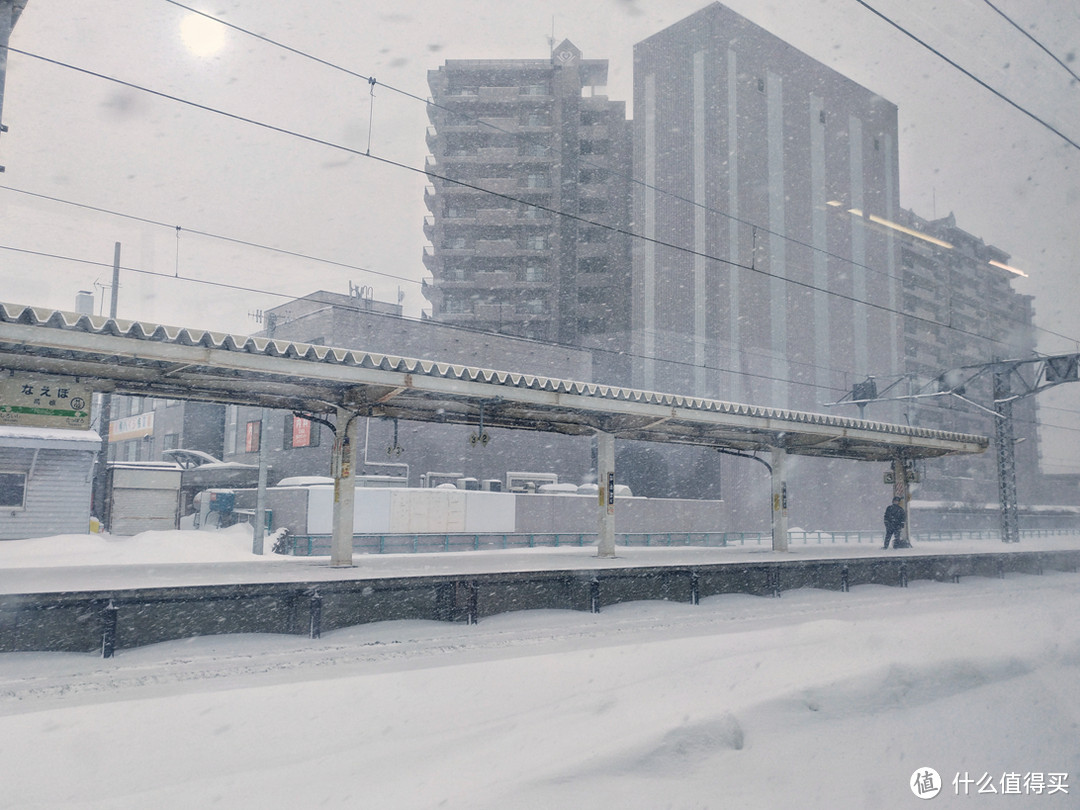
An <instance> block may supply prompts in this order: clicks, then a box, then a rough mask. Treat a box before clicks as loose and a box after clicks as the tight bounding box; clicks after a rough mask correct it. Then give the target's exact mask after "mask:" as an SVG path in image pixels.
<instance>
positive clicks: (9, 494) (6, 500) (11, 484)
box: [0, 472, 26, 509]
mask: <svg viewBox="0 0 1080 810" xmlns="http://www.w3.org/2000/svg"><path fill="white" fill-rule="evenodd" d="M25 502H26V473H21V472H0V508H3V509H22V508H23V507H24V505H25Z"/></svg>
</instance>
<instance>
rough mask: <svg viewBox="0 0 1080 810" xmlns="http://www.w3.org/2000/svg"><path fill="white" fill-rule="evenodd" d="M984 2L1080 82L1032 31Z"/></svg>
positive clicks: (989, 3)
mask: <svg viewBox="0 0 1080 810" xmlns="http://www.w3.org/2000/svg"><path fill="white" fill-rule="evenodd" d="M983 2H984V3H986V5H988V6H990V8H992V9H993V10H994V11H996V12H997V13H998V14H999V15H1000V16H1001V17H1002V18H1004V19H1005V21H1006V22H1008V23H1009V25H1011V26H1012V27H1013V28H1015V29H1016V30H1017V31H1019V32H1020V33H1021V34H1023V35H1024V36H1025V37H1027V38H1028V39H1029V40H1031V41H1032V42H1033V43H1034V44H1035V45H1036V46H1037V47H1038V48H1039V49H1041V50H1042V52H1043V53H1045V54H1046V55H1047V56H1049V57H1050V58H1051V59H1053V60H1054V61H1055V62H1057V63H1058V64H1059V65H1060V66H1061V67H1062V68H1064V69H1065V71H1066V72H1068V74H1069V75H1070V76H1072V77H1073V79H1074V80H1075V81H1077V82H1080V76H1077V75H1076V72H1075V71H1074V70H1073V69H1072V68H1071V67H1069V66H1068V65H1066V64H1065V63H1064V62H1063V61H1061V59H1060V58H1059V57H1058V55H1057V54H1055V53H1054V52H1053V51H1051V50H1050V49H1049V48H1047V47H1046V46H1045V45H1043V44H1042V43H1041V42H1040V41H1039V40H1037V39H1036V38H1035V37H1034V35H1033V34H1032V33H1031V32H1030V31H1028V30H1027V29H1026V28H1024V27H1023V26H1022V25H1020V24H1019V23H1017V22H1016V21H1015V20H1014V19H1013V18H1012V17H1010V16H1009V15H1008V14H1006V13H1005V12H1004V11H1002V10H1001V9H1000V8H998V7H997V6H995V5H994V4H993V3H991V2H990V0H983Z"/></svg>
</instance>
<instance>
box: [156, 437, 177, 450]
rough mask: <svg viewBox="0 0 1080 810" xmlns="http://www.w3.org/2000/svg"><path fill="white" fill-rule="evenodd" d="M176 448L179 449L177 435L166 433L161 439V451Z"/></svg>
mask: <svg viewBox="0 0 1080 810" xmlns="http://www.w3.org/2000/svg"><path fill="white" fill-rule="evenodd" d="M178 447H180V434H179V433H166V434H165V435H163V436H162V437H161V449H162V450H176V449H177V448H178Z"/></svg>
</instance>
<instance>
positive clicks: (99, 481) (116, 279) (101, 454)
mask: <svg viewBox="0 0 1080 810" xmlns="http://www.w3.org/2000/svg"><path fill="white" fill-rule="evenodd" d="M0 2H2V0H0ZM119 292H120V243H119V242H117V243H116V244H115V245H114V246H113V274H112V289H111V290H110V293H109V295H110V300H109V317H110V318H112V319H113V320H115V319H116V301H117V297H118V295H119ZM100 414H101V415H100V416H99V418H98V430H99V431H100V432H101V449H100V450H98V457H97V465H96V467H95V470H94V486H93V493H92V495H91V498H90V500H91V508H92V509H93V512H94V514H95V515H96V516H97V518H98V519H99V520H101V519H103V518H104V517H105V500H106V498H107V497H108V493H107V492H106V485H107V483H108V472H109V425H110V423H111V422H112V394H111V393H104V394H102V395H101V410H100ZM106 528H112V527H111V526H107V527H106Z"/></svg>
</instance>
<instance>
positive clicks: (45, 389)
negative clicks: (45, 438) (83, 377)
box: [0, 372, 93, 430]
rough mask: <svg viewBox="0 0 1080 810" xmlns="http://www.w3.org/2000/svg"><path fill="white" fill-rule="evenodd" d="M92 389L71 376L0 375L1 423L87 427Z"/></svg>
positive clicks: (69, 427)
mask: <svg viewBox="0 0 1080 810" xmlns="http://www.w3.org/2000/svg"><path fill="white" fill-rule="evenodd" d="M92 396H93V390H92V389H91V388H90V386H88V385H86V384H85V383H82V382H77V381H76V380H75V379H74V378H71V377H55V376H52V375H48V374H26V373H21V372H20V373H17V374H14V375H12V376H3V377H0V425H15V426H18V427H40V428H65V429H68V430H89V429H90V399H91V397H92Z"/></svg>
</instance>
